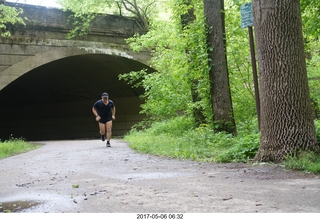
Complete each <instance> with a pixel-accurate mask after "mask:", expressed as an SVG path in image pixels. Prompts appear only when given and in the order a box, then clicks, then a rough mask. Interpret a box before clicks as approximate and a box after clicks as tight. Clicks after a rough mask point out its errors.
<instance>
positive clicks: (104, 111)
mask: <svg viewBox="0 0 320 220" xmlns="http://www.w3.org/2000/svg"><path fill="white" fill-rule="evenodd" d="M93 107H94V108H95V109H96V110H97V112H98V115H99V116H100V117H101V118H106V119H107V118H112V112H111V109H112V108H113V107H114V103H113V101H112V100H109V103H108V104H107V105H105V104H104V103H103V101H102V100H98V101H97V102H96V103H94V105H93Z"/></svg>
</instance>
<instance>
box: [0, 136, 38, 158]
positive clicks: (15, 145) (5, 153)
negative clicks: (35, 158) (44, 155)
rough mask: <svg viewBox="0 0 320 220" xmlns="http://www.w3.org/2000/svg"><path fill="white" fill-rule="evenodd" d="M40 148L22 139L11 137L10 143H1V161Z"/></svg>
mask: <svg viewBox="0 0 320 220" xmlns="http://www.w3.org/2000/svg"><path fill="white" fill-rule="evenodd" d="M38 147H39V146H38V145H34V144H31V143H28V142H26V141H24V140H23V139H22V138H14V137H10V139H9V140H8V141H5V142H0V159H3V158H6V157H10V156H13V155H16V154H20V153H25V152H27V151H30V150H34V149H36V148H38Z"/></svg>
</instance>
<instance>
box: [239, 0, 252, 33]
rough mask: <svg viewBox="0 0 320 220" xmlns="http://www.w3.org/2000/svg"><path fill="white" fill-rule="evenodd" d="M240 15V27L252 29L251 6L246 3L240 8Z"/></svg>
mask: <svg viewBox="0 0 320 220" xmlns="http://www.w3.org/2000/svg"><path fill="white" fill-rule="evenodd" d="M240 13H241V27H242V28H245V27H252V26H253V16H252V4H251V3H247V4H245V5H242V6H240Z"/></svg>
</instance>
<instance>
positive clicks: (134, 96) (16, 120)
mask: <svg viewBox="0 0 320 220" xmlns="http://www.w3.org/2000/svg"><path fill="white" fill-rule="evenodd" d="M142 69H147V70H148V72H153V71H154V69H152V68H150V67H148V66H146V65H145V64H142V63H140V62H137V61H135V60H131V59H128V58H124V57H119V56H112V55H105V54H84V55H75V56H70V57H66V58H62V59H59V60H55V61H52V62H49V63H47V64H45V65H42V66H39V67H37V68H35V69H33V70H31V71H29V72H27V73H25V74H23V75H22V76H20V77H19V78H17V79H16V80H14V81H13V82H11V83H10V84H9V85H7V86H6V87H4V88H3V89H2V90H1V91H0V105H1V108H0V139H1V140H6V139H8V138H9V137H10V136H13V137H16V138H18V137H22V138H24V139H26V140H28V141H37V140H60V139H92V138H98V137H100V134H99V131H98V124H97V122H96V121H95V118H94V116H93V114H92V111H91V108H92V106H93V104H94V103H95V102H96V101H97V100H98V99H100V98H101V94H102V93H103V92H108V93H109V97H110V99H111V100H113V101H114V103H115V106H116V110H117V111H116V121H115V122H114V123H113V136H122V135H124V134H125V133H126V132H128V131H129V130H130V129H131V127H132V126H133V125H134V124H136V123H138V122H139V121H141V120H142V119H143V118H144V117H145V116H144V115H141V114H139V112H140V110H141V109H140V105H141V104H142V103H143V101H142V100H141V99H140V97H139V96H140V95H141V94H143V92H144V91H143V89H142V88H132V86H131V85H128V84H127V83H126V82H124V81H122V80H119V78H118V76H119V74H122V73H128V72H130V71H139V70H142Z"/></svg>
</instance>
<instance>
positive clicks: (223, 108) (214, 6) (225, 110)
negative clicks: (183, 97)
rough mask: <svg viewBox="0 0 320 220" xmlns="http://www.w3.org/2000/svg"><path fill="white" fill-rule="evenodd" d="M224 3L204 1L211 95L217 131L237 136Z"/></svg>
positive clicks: (212, 0) (213, 0)
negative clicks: (230, 82) (228, 62)
mask: <svg viewBox="0 0 320 220" xmlns="http://www.w3.org/2000/svg"><path fill="white" fill-rule="evenodd" d="M223 10H224V1H223V0H204V13H205V16H206V23H207V26H208V27H209V29H210V31H209V33H208V35H207V42H208V47H209V48H213V51H212V52H211V51H210V50H209V49H208V55H209V60H211V61H209V66H210V67H211V68H210V72H209V76H210V81H211V82H210V84H211V88H210V93H211V102H212V110H213V114H214V123H215V125H216V131H224V132H227V133H231V134H234V135H236V133H237V131H236V124H235V121H234V115H233V108H232V100H231V92H230V86H229V74H228V67H227V56H226V49H225V31H224V30H225V28H224V12H223Z"/></svg>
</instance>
